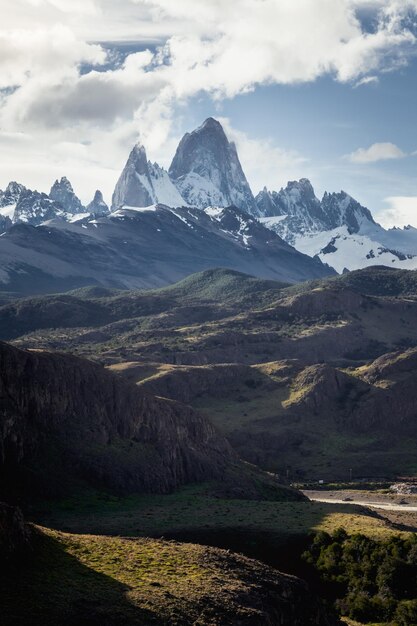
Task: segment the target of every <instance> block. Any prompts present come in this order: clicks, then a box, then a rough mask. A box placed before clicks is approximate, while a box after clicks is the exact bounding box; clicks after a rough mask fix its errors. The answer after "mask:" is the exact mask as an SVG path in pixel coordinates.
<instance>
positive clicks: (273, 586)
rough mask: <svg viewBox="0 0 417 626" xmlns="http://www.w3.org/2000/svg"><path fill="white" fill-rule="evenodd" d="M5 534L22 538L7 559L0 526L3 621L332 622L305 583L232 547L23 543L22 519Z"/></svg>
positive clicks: (40, 532) (43, 536) (71, 540)
mask: <svg viewBox="0 0 417 626" xmlns="http://www.w3.org/2000/svg"><path fill="white" fill-rule="evenodd" d="M8 508H9V507H4V506H3V505H1V504H0V519H2V513H3V510H7V509H8ZM9 517H10V516H9ZM7 530H8V531H9V535H10V536H16V535H17V534H19V533H20V534H22V533H24V537H23V538H22V540H21V543H20V544H19V546H17V545H16V546H15V551H14V552H10V550H9V551H8V552H7V555H8V557H9V558H8V559H7V558H6V559H5V553H4V552H3V551H2V548H3V546H4V541H3V540H4V531H5V528H4V527H1V528H0V553H1V556H2V562H1V565H0V570H1V571H0V574H1V581H2V582H1V584H0V604H1V607H2V609H1V612H2V624H4V626H12V625H13V626H16V625H18V624H19V625H20V624H21V625H22V626H23V625H24V624H25V625H26V624H43V625H45V626H49V625H51V626H52V625H56V624H77V625H78V624H106V625H107V626H113V625H114V626H116V625H118V624H121V623H123V624H132V625H138V626H139V625H141V626H148V625H151V624H154V625H160V626H163V625H167V626H168V624H170V625H173V624H178V625H180V624H181V625H184V626H186V625H188V624H189V625H190V626H191V625H192V624H197V623H198V624H201V625H207V626H208V625H210V626H211V625H213V624H219V625H220V624H222V625H224V626H226V625H230V626H232V625H237V624H240V625H242V626H246V625H248V626H249V625H250V626H264V625H268V624H270V625H271V626H272V625H274V624H291V626H333V625H336V624H337V623H339V622H338V620H336V619H333V618H331V617H329V616H327V614H326V612H325V611H324V610H323V608H322V607H321V606H320V604H319V602H318V601H317V599H316V598H315V597H314V596H313V595H312V594H311V593H310V591H309V589H308V587H307V585H306V583H304V582H303V581H301V580H299V579H297V578H294V577H293V576H286V575H285V574H281V573H280V572H278V571H277V570H274V569H272V568H271V567H268V566H266V565H263V564H261V563H259V562H257V561H253V560H251V559H248V558H246V557H244V556H241V555H236V554H232V553H231V552H230V551H227V552H226V551H224V550H219V549H216V548H207V547H205V546H197V545H193V544H180V543H176V542H172V541H170V542H167V541H158V540H151V539H131V538H121V537H103V536H94V535H79V534H77V535H71V534H68V533H61V532H56V531H52V530H48V529H45V528H33V527H32V529H31V532H30V539H29V541H28V538H27V535H28V530H26V531H25V530H23V528H22V521H21V519H20V517H19V516H17V517H16V518H15V520H14V521H13V520H11V518H10V519H9V522H8V529H7ZM7 555H6V556H7ZM10 557H11V558H10Z"/></svg>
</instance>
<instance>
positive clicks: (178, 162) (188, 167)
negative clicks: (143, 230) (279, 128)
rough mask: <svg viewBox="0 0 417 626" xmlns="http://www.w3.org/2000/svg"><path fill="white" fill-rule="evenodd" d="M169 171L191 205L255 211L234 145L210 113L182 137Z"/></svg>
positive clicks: (253, 201)
mask: <svg viewBox="0 0 417 626" xmlns="http://www.w3.org/2000/svg"><path fill="white" fill-rule="evenodd" d="M169 175H170V178H171V179H172V181H173V182H174V184H175V186H176V187H177V189H178V191H179V192H180V193H181V195H182V197H183V198H184V199H185V201H186V202H187V203H188V204H189V205H191V206H195V207H197V208H200V209H204V208H206V207H208V206H211V205H213V206H223V207H226V206H230V205H234V206H237V207H238V208H240V209H243V210H245V211H247V212H248V213H251V214H252V215H257V214H258V209H257V206H256V203H255V199H254V197H253V194H252V191H251V189H250V187H249V183H248V181H247V180H246V176H245V174H244V172H243V169H242V166H241V164H240V161H239V157H238V154H237V150H236V146H235V144H234V143H232V142H230V141H229V140H228V139H227V136H226V133H225V132H224V129H223V127H222V125H221V124H220V122H218V121H217V120H215V119H214V118H212V117H209V118H208V119H207V120H206V121H205V122H204V123H203V124H202V125H201V126H199V127H198V128H197V129H196V130H194V131H192V132H191V133H186V134H185V135H184V137H183V138H182V139H181V141H180V143H179V145H178V148H177V151H176V153H175V156H174V158H173V161H172V163H171V167H170V168H169Z"/></svg>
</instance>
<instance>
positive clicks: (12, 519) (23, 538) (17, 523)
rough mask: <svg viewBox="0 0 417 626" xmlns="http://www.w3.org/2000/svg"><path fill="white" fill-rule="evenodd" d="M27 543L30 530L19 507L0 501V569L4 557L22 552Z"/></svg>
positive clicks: (28, 542)
mask: <svg viewBox="0 0 417 626" xmlns="http://www.w3.org/2000/svg"><path fill="white" fill-rule="evenodd" d="M29 545H30V531H29V528H28V527H27V526H26V524H25V521H24V519H23V515H22V512H21V511H20V509H18V508H17V507H15V506H9V505H8V504H5V503H4V502H0V560H1V564H0V570H1V567H2V565H3V563H4V559H10V558H14V557H16V556H17V555H20V554H22V553H23V552H24V551H25V550H27V549H28V547H29ZM0 576H1V572H0Z"/></svg>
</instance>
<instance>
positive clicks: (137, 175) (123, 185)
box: [112, 144, 184, 211]
mask: <svg viewBox="0 0 417 626" xmlns="http://www.w3.org/2000/svg"><path fill="white" fill-rule="evenodd" d="M158 202H159V203H161V204H167V205H169V206H181V205H183V204H184V200H183V198H182V197H181V195H180V194H179V193H178V191H177V189H176V188H175V186H174V185H173V183H172V182H171V180H170V178H169V176H168V172H166V171H165V170H164V169H163V168H162V167H160V166H159V165H158V164H157V163H151V162H150V161H148V159H147V156H146V150H145V147H144V146H143V145H142V144H136V145H135V146H134V147H133V149H132V151H131V153H130V155H129V158H128V160H127V163H126V165H125V167H124V169H123V171H122V173H121V175H120V178H119V180H118V181H117V184H116V188H115V190H114V193H113V198H112V210H113V211H116V210H117V209H120V208H121V207H123V206H132V207H147V206H150V205H152V204H157V203H158Z"/></svg>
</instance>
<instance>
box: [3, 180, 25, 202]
mask: <svg viewBox="0 0 417 626" xmlns="http://www.w3.org/2000/svg"><path fill="white" fill-rule="evenodd" d="M25 189H26V187H24V186H23V185H21V184H20V183H17V182H16V181H11V182H10V183H9V184H8V185H7V187H6V189H5V190H4V191H0V207H7V206H11V205H13V204H17V201H18V200H19V197H20V194H21V193H22V191H24V190H25Z"/></svg>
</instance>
